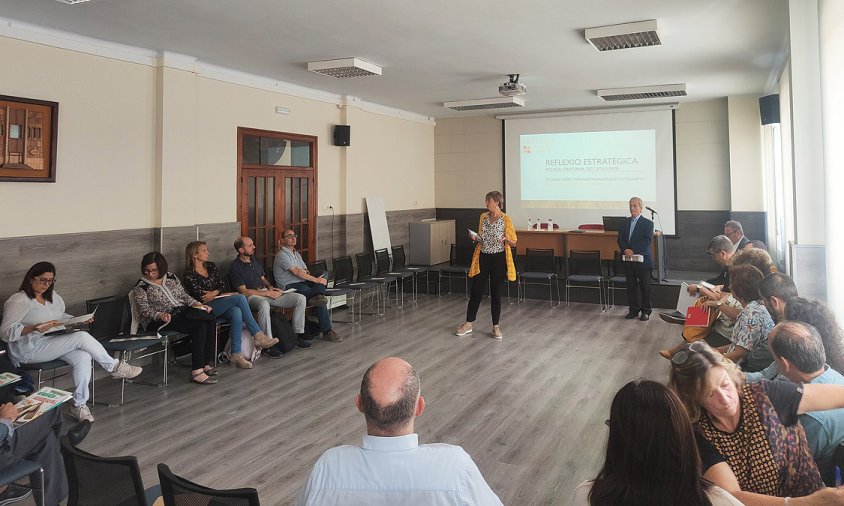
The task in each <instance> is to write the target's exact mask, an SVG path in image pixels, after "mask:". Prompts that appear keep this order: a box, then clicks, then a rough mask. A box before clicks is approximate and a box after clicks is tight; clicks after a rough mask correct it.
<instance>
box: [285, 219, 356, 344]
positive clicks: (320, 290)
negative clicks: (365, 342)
mask: <svg viewBox="0 0 844 506" xmlns="http://www.w3.org/2000/svg"><path fill="white" fill-rule="evenodd" d="M273 277H274V278H275V284H276V286H281V287H284V288H285V289H289V288H295V289H296V292H297V293H300V294H302V295H304V296H305V298H306V299H308V302H309V303H310V304H311V305H312V306H314V312H315V313H316V316H317V319H318V320H319V330H320V332H322V338H323V339H325V340H328V341H334V342H339V341H342V340H343V338H342V337H340V336H339V335H337V333H336V332H334V330H333V329H332V328H331V315H330V314H328V308H327V307H326V306H327V305H328V299H327V298H326V297H325V288H326V286H328V273H327V272H322V273H319V276H313V275H311V273H310V272H308V266H307V264H305V261H304V260H303V259H302V255H300V254H299V252H298V251H296V233H295V232H293V231H292V230H290V229H287V230H284V231H283V232H282V233H281V249H280V250H278V253H276V255H275V260H274V261H273Z"/></svg>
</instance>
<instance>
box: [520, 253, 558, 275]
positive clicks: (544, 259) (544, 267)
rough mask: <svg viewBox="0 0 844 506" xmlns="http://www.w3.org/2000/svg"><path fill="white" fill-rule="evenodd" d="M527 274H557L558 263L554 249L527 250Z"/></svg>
mask: <svg viewBox="0 0 844 506" xmlns="http://www.w3.org/2000/svg"><path fill="white" fill-rule="evenodd" d="M525 272H552V273H554V274H556V273H557V262H556V260H555V259H554V250H553V249H552V248H549V249H545V248H527V249H526V250H525Z"/></svg>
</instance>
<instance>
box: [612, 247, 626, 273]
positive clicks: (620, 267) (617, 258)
mask: <svg viewBox="0 0 844 506" xmlns="http://www.w3.org/2000/svg"><path fill="white" fill-rule="evenodd" d="M611 268H612V273H611V275H610V277H612V276H623V275H624V262H622V260H621V252H620V251H614V252H613V255H612V264H611Z"/></svg>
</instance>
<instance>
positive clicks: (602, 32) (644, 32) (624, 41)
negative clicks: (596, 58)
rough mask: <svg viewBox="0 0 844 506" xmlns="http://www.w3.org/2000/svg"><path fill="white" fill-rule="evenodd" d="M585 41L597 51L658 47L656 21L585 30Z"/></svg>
mask: <svg viewBox="0 0 844 506" xmlns="http://www.w3.org/2000/svg"><path fill="white" fill-rule="evenodd" d="M584 35H585V37H586V40H587V41H588V42H589V43H590V44H592V45H593V46H595V49H597V50H598V51H614V50H616V49H629V48H631V47H645V46H659V45H661V44H662V42H661V41H660V40H659V34H658V33H657V32H656V20H655V19H651V20H648V21H637V22H635V23H624V24H621V25H610V26H598V27H595V28H587V29H586V32H585V33H584Z"/></svg>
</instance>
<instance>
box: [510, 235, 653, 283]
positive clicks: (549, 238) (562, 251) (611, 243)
mask: <svg viewBox="0 0 844 506" xmlns="http://www.w3.org/2000/svg"><path fill="white" fill-rule="evenodd" d="M516 235H518V237H519V240H518V242H517V243H516V252H517V253H518V254H519V255H524V254H525V250H526V249H527V248H546V249H553V250H554V256H557V257H562V258H568V252H569V251H572V250H575V251H584V250H585V251H600V252H601V260H610V261H611V260H613V258H614V255H615V252H616V251H618V242H617V241H618V232H605V231H603V230H583V231H573V230H553V231H550V232H549V231H545V230H527V229H523V230H516ZM661 236H662V234H661V233H660V232H654V240H653V242H652V243H651V248H652V252H653V257H652V258H653V261H654V272H655V273H657V272H659V262H660V255H659V244H660V242H661V241H660V240H659V239H661Z"/></svg>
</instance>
